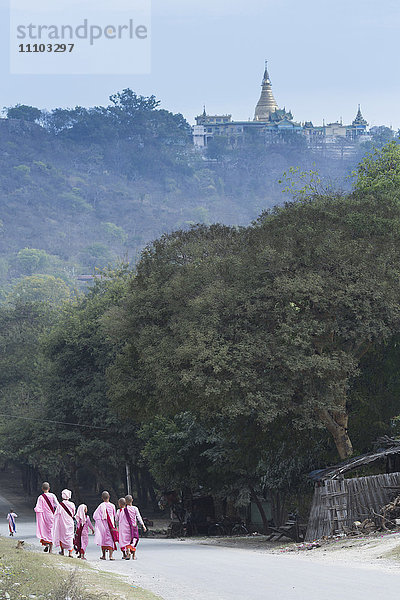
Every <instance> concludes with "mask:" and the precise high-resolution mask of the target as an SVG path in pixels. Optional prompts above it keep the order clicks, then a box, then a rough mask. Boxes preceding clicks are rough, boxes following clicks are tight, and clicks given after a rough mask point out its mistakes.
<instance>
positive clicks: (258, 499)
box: [249, 485, 269, 533]
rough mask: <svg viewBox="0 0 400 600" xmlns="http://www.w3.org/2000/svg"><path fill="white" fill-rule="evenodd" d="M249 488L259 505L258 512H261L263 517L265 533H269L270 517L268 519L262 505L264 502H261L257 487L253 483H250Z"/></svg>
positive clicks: (253, 498)
mask: <svg viewBox="0 0 400 600" xmlns="http://www.w3.org/2000/svg"><path fill="white" fill-rule="evenodd" d="M249 490H250V497H251V499H252V500H253V501H254V502H255V504H256V505H257V508H258V512H259V513H260V516H261V519H262V522H263V528H264V533H269V525H268V519H267V515H266V514H265V510H264V507H263V505H262V502H261V500H260V498H259V497H258V496H257V494H256V491H255V489H254V488H253V487H252V486H251V485H249Z"/></svg>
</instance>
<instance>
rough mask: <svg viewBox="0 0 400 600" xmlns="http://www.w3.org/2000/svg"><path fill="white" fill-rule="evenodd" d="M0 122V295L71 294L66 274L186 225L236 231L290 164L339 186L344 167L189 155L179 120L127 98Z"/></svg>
mask: <svg viewBox="0 0 400 600" xmlns="http://www.w3.org/2000/svg"><path fill="white" fill-rule="evenodd" d="M6 115H7V117H8V118H6V119H2V120H0V221H1V233H0V287H1V289H2V297H3V298H4V296H5V294H6V293H7V291H8V290H9V289H10V286H12V285H14V284H16V283H18V281H19V280H20V279H21V278H23V277H25V276H27V275H35V274H47V275H54V276H56V277H59V278H61V279H62V280H64V281H65V282H66V283H67V284H68V286H69V287H70V288H74V287H76V285H77V279H76V277H77V275H80V274H90V273H93V270H94V268H96V267H104V266H105V265H108V264H112V263H115V262H116V261H117V260H118V259H121V258H128V259H129V260H130V261H135V260H136V258H137V256H138V253H139V251H140V250H141V249H142V248H143V247H144V245H145V244H146V243H148V242H150V241H151V240H153V239H155V238H156V237H157V236H159V235H161V234H162V233H165V232H170V231H172V230H175V229H179V228H187V227H188V226H190V225H191V224H193V223H203V224H210V223H213V222H222V223H225V224H229V225H238V224H247V223H249V222H250V221H251V220H252V219H254V218H256V217H257V215H258V214H259V213H260V212H261V211H262V210H263V209H266V208H268V207H271V206H272V205H274V204H277V203H281V202H282V201H283V199H284V195H283V193H282V186H281V185H280V184H279V183H278V181H279V179H280V178H281V176H282V174H283V172H284V171H287V170H288V169H289V168H290V167H291V166H294V167H299V168H300V169H304V170H308V169H313V170H318V171H319V172H320V174H321V176H322V178H324V176H325V175H327V174H329V180H330V182H333V183H334V184H335V185H339V186H341V187H346V186H347V185H348V182H347V181H346V177H347V176H348V175H349V173H350V171H351V169H352V167H353V164H354V163H355V162H356V160H357V158H358V157H354V160H334V159H324V158H323V157H322V156H318V155H315V154H312V153H311V152H310V151H309V150H308V149H307V148H306V147H305V146H304V145H303V144H302V143H301V142H302V140H301V139H299V138H297V136H295V137H293V139H291V140H288V139H286V140H284V139H281V140H278V141H277V143H276V144H274V145H273V146H269V147H268V146H265V145H263V144H260V143H259V142H257V140H247V141H245V142H243V143H242V144H241V145H240V146H239V147H238V148H228V147H227V146H226V144H225V145H224V144H222V145H221V144H220V145H218V144H214V145H211V146H210V149H209V151H208V154H206V155H203V154H201V153H199V152H198V151H196V150H195V149H194V148H193V145H192V141H191V131H190V126H189V124H188V123H187V122H186V120H185V119H184V117H183V116H182V115H179V114H172V113H170V112H168V111H167V110H164V109H161V108H160V107H159V103H158V101H157V100H156V99H155V98H154V97H152V96H151V97H148V98H144V97H141V96H137V95H136V94H135V93H134V92H132V91H131V90H124V91H123V92H121V93H118V94H115V95H113V96H111V97H110V105H109V106H108V107H94V108H89V109H85V108H81V107H77V108H75V109H71V110H66V109H55V110H53V111H51V112H44V111H40V110H39V109H37V108H34V107H27V106H21V105H17V106H16V107H13V108H10V109H8V110H7V111H6Z"/></svg>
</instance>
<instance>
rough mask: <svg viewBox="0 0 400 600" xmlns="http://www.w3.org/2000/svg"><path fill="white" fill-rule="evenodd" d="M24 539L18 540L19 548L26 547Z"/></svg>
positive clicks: (17, 546)
mask: <svg viewBox="0 0 400 600" xmlns="http://www.w3.org/2000/svg"><path fill="white" fill-rule="evenodd" d="M24 544H25V542H24V540H18V542H17V545H16V546H15V547H16V549H17V550H22V549H23V547H24Z"/></svg>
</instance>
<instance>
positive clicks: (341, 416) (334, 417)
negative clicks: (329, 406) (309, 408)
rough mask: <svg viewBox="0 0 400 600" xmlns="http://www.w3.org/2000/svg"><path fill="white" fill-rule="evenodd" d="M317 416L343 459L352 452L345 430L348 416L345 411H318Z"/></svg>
mask: <svg viewBox="0 0 400 600" xmlns="http://www.w3.org/2000/svg"><path fill="white" fill-rule="evenodd" d="M318 415H319V418H320V419H321V421H322V423H323V424H324V425H325V427H326V428H327V430H328V431H329V433H330V434H331V435H332V437H333V440H334V442H335V444H336V448H337V451H338V453H339V456H340V458H341V459H343V460H345V459H346V458H349V457H350V456H351V455H352V454H353V445H352V443H351V440H350V438H349V435H348V432H347V425H348V422H349V416H348V414H347V413H346V412H333V411H332V412H331V411H328V410H320V411H318Z"/></svg>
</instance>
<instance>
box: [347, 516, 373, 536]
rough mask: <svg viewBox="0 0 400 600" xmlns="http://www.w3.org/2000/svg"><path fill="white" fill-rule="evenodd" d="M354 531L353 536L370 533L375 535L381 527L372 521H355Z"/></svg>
mask: <svg viewBox="0 0 400 600" xmlns="http://www.w3.org/2000/svg"><path fill="white" fill-rule="evenodd" d="M354 528H355V529H354V530H353V531H352V532H351V533H352V534H353V535H354V534H357V533H362V534H364V535H368V533H373V532H374V531H377V530H378V529H379V527H378V526H377V525H376V523H375V522H374V521H373V520H372V519H364V521H354Z"/></svg>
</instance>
